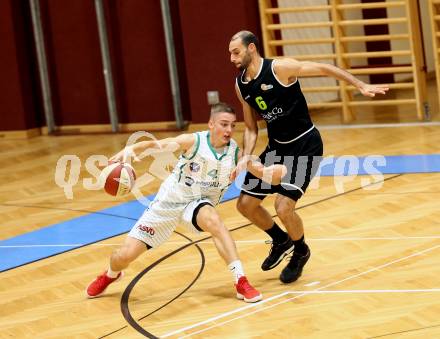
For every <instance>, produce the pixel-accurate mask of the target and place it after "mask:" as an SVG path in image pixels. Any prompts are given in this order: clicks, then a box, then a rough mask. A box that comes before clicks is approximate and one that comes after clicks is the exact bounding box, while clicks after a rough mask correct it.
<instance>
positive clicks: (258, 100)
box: [255, 96, 267, 111]
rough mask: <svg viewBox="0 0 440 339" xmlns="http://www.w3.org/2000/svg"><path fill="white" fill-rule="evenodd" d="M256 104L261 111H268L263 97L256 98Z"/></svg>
mask: <svg viewBox="0 0 440 339" xmlns="http://www.w3.org/2000/svg"><path fill="white" fill-rule="evenodd" d="M255 102H256V103H257V105H258V107H260V109H261V110H263V111H264V110H265V109H267V105H266V103H265V102H264V100H263V97H262V96H259V97H256V98H255Z"/></svg>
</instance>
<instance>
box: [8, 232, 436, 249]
mask: <svg viewBox="0 0 440 339" xmlns="http://www.w3.org/2000/svg"><path fill="white" fill-rule="evenodd" d="M413 239H427V240H432V239H440V235H427V236H420V237H365V238H362V237H357V238H308V239H307V240H308V241H361V240H413ZM265 241H266V239H260V240H235V242H236V243H242V244H245V243H251V244H258V243H264V242H265ZM166 244H168V245H186V244H188V242H187V241H167V242H165V243H163V244H162V245H166ZM197 244H211V245H212V244H213V242H212V241H200V242H198V243H197ZM86 245H88V246H119V245H122V243H117V244H99V243H95V244H45V245H38V244H37V245H0V248H32V247H70V246H75V247H79V246H86Z"/></svg>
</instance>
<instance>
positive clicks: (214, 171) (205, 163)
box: [162, 131, 239, 205]
mask: <svg viewBox="0 0 440 339" xmlns="http://www.w3.org/2000/svg"><path fill="white" fill-rule="evenodd" d="M194 134H195V138H196V141H195V144H194V147H193V150H192V152H191V154H190V155H187V156H185V155H181V156H180V158H179V161H178V163H177V165H176V166H175V167H174V170H173V172H172V174H171V175H170V176H169V177H168V178H167V179H166V180H165V181H164V182H163V184H162V186H164V187H163V188H164V189H165V188H166V189H167V190H170V189H171V190H172V191H173V192H174V194H171V195H170V193H171V192H168V194H167V200H169V199H173V200H174V199H176V200H175V202H187V201H191V200H197V199H209V200H210V201H211V202H212V203H213V204H214V205H217V204H218V203H219V202H220V200H221V198H222V196H223V194H224V193H225V191H226V190H227V188H228V187H229V186H230V181H229V177H230V175H231V172H232V170H233V169H234V167H235V165H236V164H237V157H238V150H239V148H238V146H237V143H236V142H235V141H234V140H232V139H231V140H230V142H229V144H228V145H226V146H225V148H224V150H223V153H222V154H219V153H217V151H216V150H215V149H214V147H213V146H212V145H211V142H210V139H209V131H204V132H197V133H194Z"/></svg>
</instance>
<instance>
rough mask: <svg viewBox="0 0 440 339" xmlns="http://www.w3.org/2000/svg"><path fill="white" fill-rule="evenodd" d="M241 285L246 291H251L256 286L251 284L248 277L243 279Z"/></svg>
mask: <svg viewBox="0 0 440 339" xmlns="http://www.w3.org/2000/svg"><path fill="white" fill-rule="evenodd" d="M241 287H243V289H244V290H245V291H250V290H253V289H254V288H253V287H252V286H251V284H249V281H247V279H243V280H242V283H241Z"/></svg>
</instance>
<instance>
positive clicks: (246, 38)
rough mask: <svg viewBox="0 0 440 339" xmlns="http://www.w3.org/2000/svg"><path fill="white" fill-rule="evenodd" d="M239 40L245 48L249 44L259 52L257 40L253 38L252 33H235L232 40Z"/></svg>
mask: <svg viewBox="0 0 440 339" xmlns="http://www.w3.org/2000/svg"><path fill="white" fill-rule="evenodd" d="M238 38H240V39H241V41H242V42H243V45H244V46H245V47H246V48H247V47H248V46H249V45H250V44H251V43H252V44H254V45H255V47H256V48H257V52H258V53H259V52H260V42H259V41H258V38H257V37H256V36H255V34H254V33H252V32H250V31H240V32H238V33H235V34H234V35H233V36H232V38H231V41H232V40H235V39H238Z"/></svg>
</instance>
